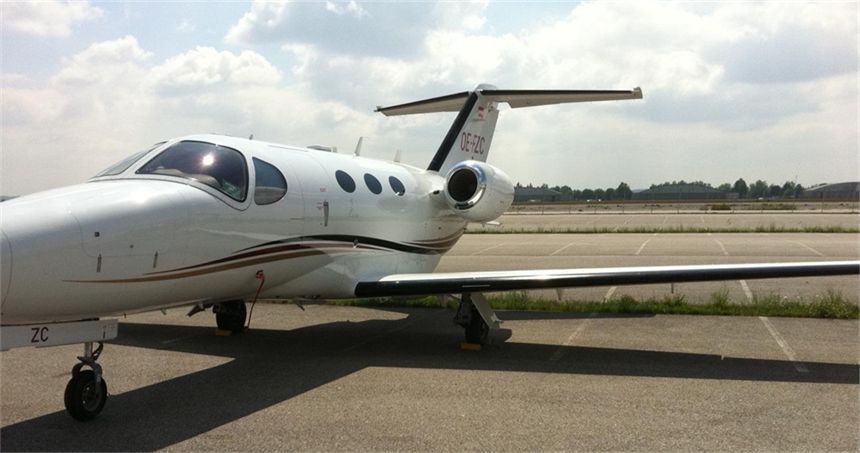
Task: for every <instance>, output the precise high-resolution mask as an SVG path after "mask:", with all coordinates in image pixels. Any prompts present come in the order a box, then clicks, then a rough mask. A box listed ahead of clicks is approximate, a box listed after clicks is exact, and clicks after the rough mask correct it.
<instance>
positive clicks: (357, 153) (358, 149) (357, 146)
mask: <svg viewBox="0 0 860 453" xmlns="http://www.w3.org/2000/svg"><path fill="white" fill-rule="evenodd" d="M363 143H364V137H358V143H356V144H355V152H354V153H352V155H353V156H360V155H361V145H362V144H363Z"/></svg>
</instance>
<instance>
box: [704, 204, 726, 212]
mask: <svg viewBox="0 0 860 453" xmlns="http://www.w3.org/2000/svg"><path fill="white" fill-rule="evenodd" d="M699 209H701V210H702V211H731V210H732V205H730V204H728V203H715V204H710V205H705V206H702V207H701V208H699Z"/></svg>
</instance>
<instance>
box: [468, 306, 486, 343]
mask: <svg viewBox="0 0 860 453" xmlns="http://www.w3.org/2000/svg"><path fill="white" fill-rule="evenodd" d="M489 334H490V326H488V325H487V323H485V322H484V318H482V317H481V314H480V313H478V310H477V309H475V308H472V315H471V317H470V319H469V324H468V325H466V343H472V344H486V343H487V337H488V336H489Z"/></svg>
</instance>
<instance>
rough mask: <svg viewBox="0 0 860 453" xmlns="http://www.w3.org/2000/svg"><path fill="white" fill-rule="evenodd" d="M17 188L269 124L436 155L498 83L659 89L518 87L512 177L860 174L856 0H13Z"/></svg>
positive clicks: (8, 121) (822, 178) (503, 123)
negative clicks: (463, 108)
mask: <svg viewBox="0 0 860 453" xmlns="http://www.w3.org/2000/svg"><path fill="white" fill-rule="evenodd" d="M0 22H2V30H0V34H2V35H0V56H2V79H1V80H0V107H2V112H1V113H2V117H0V125H2V143H0V153H2V155H0V194H2V195H23V194H28V193H32V192H36V191H40V190H45V189H50V188H54V187H60V186H64V185H69V184H76V183H80V182H84V181H86V180H87V179H88V178H90V177H91V176H93V175H95V174H96V173H98V172H99V171H100V170H102V169H103V168H105V167H108V166H109V165H110V164H112V163H113V162H115V161H118V160H121V159H122V158H123V157H124V156H126V155H129V154H132V153H133V152H135V151H137V150H141V149H145V148H146V147H148V145H150V144H152V143H155V142H159V141H162V140H164V139H167V138H171V137H177V136H183V135H190V134H195V133H220V134H228V135H235V136H243V137H246V136H249V135H251V134H253V135H254V137H255V139H258V140H265V141H270V142H277V143H285V144H290V145H301V146H304V145H310V144H323V145H330V146H337V147H338V148H339V149H340V150H341V152H351V150H352V149H353V148H354V147H355V144H356V142H357V141H358V138H359V137H365V139H364V145H363V148H362V155H363V156H368V157H373V158H377V159H385V160H390V159H392V158H393V157H394V155H395V153H396V151H397V150H401V151H402V160H403V161H404V162H406V163H409V164H412V165H415V166H418V167H422V168H425V167H426V165H427V164H428V163H429V161H430V159H431V158H432V156H433V153H434V152H435V150H436V148H437V146H438V145H439V143H440V142H441V140H442V138H443V137H444V135H445V133H446V132H447V129H448V127H449V125H450V124H451V122H452V121H453V119H454V116H455V114H453V113H436V114H428V115H413V116H403V117H395V118H386V117H384V116H381V115H380V114H378V113H374V112H373V110H374V108H375V107H376V106H378V105H393V104H399V103H403V102H408V101H413V100H418V99H423V98H427V97H434V96H440V95H444V94H449V93H454V92H459V91H464V90H468V89H471V88H474V87H475V86H476V85H477V84H479V83H491V84H494V85H496V86H498V87H499V88H506V89H631V88H633V87H637V86H639V87H641V88H642V91H643V93H644V99H642V100H636V101H623V102H602V103H590V104H568V105H556V106H545V107H536V108H531V109H517V110H509V109H503V111H502V112H501V116H500V119H499V122H498V126H497V129H496V134H495V137H494V139H493V143H492V149H491V150H490V155H489V159H488V162H489V163H491V164H493V165H495V166H497V167H499V168H501V169H502V170H504V171H505V172H507V173H508V174H509V175H510V176H511V178H512V179H513V180H514V181H518V182H521V183H523V184H527V183H535V184H541V183H548V184H549V185H565V184H566V185H569V186H571V187H573V188H586V187H589V188H597V187H603V188H606V187H615V186H617V185H618V183H619V182H621V181H624V182H626V183H628V184H629V185H630V186H631V187H633V188H645V187H648V186H649V185H650V184H652V183H659V182H663V181H673V180H681V179H684V180H687V181H692V180H702V181H705V182H709V183H712V184H714V185H718V184H720V183H724V182H734V181H735V180H736V179H737V178H739V177H743V178H744V179H746V180H747V181H748V182H752V181H754V180H756V179H764V180H767V181H769V182H771V183H779V184H781V183H783V182H785V181H788V180H791V181H796V182H798V183H800V184H803V185H804V186H809V185H812V184H818V183H823V182H840V181H852V180H853V181H856V180H858V179H860V163H858V160H860V157H858V156H860V144H858V137H860V126H858V123H860V118H858V115H859V114H860V100H858V96H860V92H858V85H860V77H858V55H860V53H858V52H860V49H858V41H860V8H858V2H856V1H854V2H820V3H813V2H798V1H793V2H646V1H636V2H634V1H618V2H588V1H587V2H528V3H525V2H522V3H520V2H486V1H485V2H473V3H467V2H439V3H431V2H397V3H394V2H359V1H346V2H344V1H337V2H336V1H323V2H286V3H285V2H253V3H238V2H224V3H209V2H127V3H123V2H110V3H99V2H50V1H40V2H7V1H4V2H2V3H0Z"/></svg>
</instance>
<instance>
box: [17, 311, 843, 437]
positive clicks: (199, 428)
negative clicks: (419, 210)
mask: <svg viewBox="0 0 860 453" xmlns="http://www.w3.org/2000/svg"><path fill="white" fill-rule="evenodd" d="M403 312H404V313H407V314H408V316H407V317H406V318H404V319H400V320H394V321H392V320H372V321H364V322H336V323H329V324H321V325H314V326H309V327H303V328H299V329H295V330H261V329H252V330H251V331H249V332H246V333H243V334H241V335H234V336H231V337H226V338H219V337H215V336H214V335H213V328H211V327H208V328H204V327H191V326H174V325H153V324H134V323H123V325H122V326H121V327H120V332H121V335H120V336H119V337H118V339H117V340H116V341H115V342H113V343H112V344H119V345H125V346H133V347H140V348H149V349H154V350H164V351H180V352H185V353H192V354H207V355H214V356H222V357H229V358H231V359H232V360H231V361H229V362H227V363H224V364H222V365H219V366H215V367H212V368H208V369H204V370H201V371H198V372H194V373H191V374H188V375H184V376H179V377H176V378H173V379H168V380H166V381H162V382H159V383H156V384H153V385H149V386H146V387H142V388H138V389H136V390H132V391H129V392H126V393H122V394H119V395H112V396H111V398H110V399H109V401H108V405H107V407H106V408H105V410H104V412H103V413H102V414H101V415H100V416H99V418H98V419H96V420H94V421H92V422H88V423H79V422H76V421H74V420H72V419H71V418H70V417H69V416H68V415H67V414H66V413H65V412H64V411H58V412H55V413H52V414H47V415H44V416H41V417H37V418H34V419H31V420H27V421H23V422H20V423H16V424H14V425H10V426H7V427H5V428H3V429H2V430H0V449H2V450H3V451H22V450H31V451H32V450H40V451H113V450H122V451H142V450H155V449H160V448H165V447H169V446H171V445H173V444H176V443H178V442H182V441H184V440H187V439H190V438H193V437H195V436H197V435H200V434H202V433H205V432H207V431H210V430H213V429H217V428H218V427H219V426H223V425H225V424H227V423H230V422H232V421H234V420H238V419H240V418H242V417H245V416H248V415H250V414H253V413H255V412H257V411H260V410H263V409H266V408H268V407H270V406H273V405H276V404H278V403H281V402H283V401H286V400H289V399H290V398H293V397H295V396H298V395H301V394H303V393H305V392H308V391H311V390H313V389H315V388H317V387H320V386H323V385H326V384H328V383H331V382H333V381H335V380H337V379H340V378H342V377H344V376H347V375H350V374H352V373H355V372H357V371H360V370H362V369H365V368H367V367H400V368H424V369H455V370H490V371H516V372H539V373H567V374H572V375H576V374H582V375H606V376H643V377H647V376H651V377H670V378H690V379H717V380H751V381H772V382H809V383H829V384H855V385H856V384H857V383H858V379H860V366H857V365H853V364H834V363H814V362H813V363H810V362H804V364H805V366H806V368H807V369H808V370H809V372H808V373H798V372H797V370H796V369H795V368H794V364H793V362H789V361H785V360H765V359H750V358H731V357H720V356H719V355H710V354H696V353H680V352H658V351H641V350H631V349H612V348H594V347H578V346H559V345H545V344H529V343H515V342H510V341H507V342H503V341H499V340H500V339H501V338H496V339H495V341H496V344H495V345H492V346H490V347H487V348H485V349H484V350H483V351H481V352H479V353H475V352H468V351H461V350H459V349H458V348H457V347H456V345H457V344H458V343H459V341H460V338H461V335H462V334H461V332H460V331H459V329H458V328H454V327H451V320H450V312H448V311H444V310H404V311H403ZM509 314H510V312H508V313H505V316H503V317H504V318H507V319H511V316H508V315H509ZM513 316H514V317H516V316H520V315H517V314H514V315H513ZM445 326H448V328H445ZM503 332H504V331H503ZM503 332H501V333H500V334H501V335H504V334H503ZM507 336H508V337H509V336H510V335H509V334H508V335H507ZM175 338H181V340H179V341H173V342H170V341H169V340H171V339H175ZM507 339H508V338H504V339H502V340H507ZM110 349H111V348H110V345H107V351H108V352H107V353H111V352H112V351H110ZM559 351H562V352H563V355H561V357H560V358H558V357H559V354H558V353H559ZM113 352H114V353H116V349H114V350H113ZM553 356H555V357H556V358H558V360H550V357H553ZM163 366H166V367H169V366H170V363H169V362H165V363H164V365H163ZM107 372H108V379H110V377H109V376H110V369H108V370H107ZM457 391H458V389H457V386H456V385H452V386H451V392H457ZM570 391H572V392H575V391H577V390H576V389H575V388H571V389H570ZM283 423H290V420H284V421H283Z"/></svg>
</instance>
